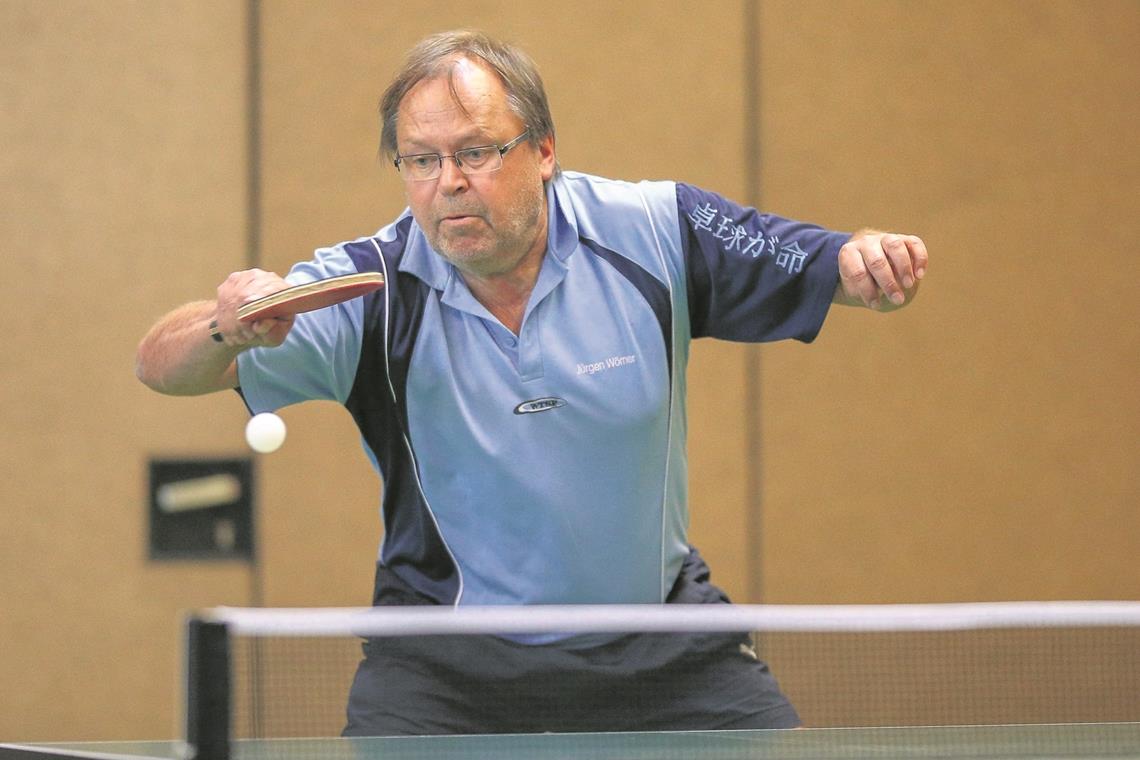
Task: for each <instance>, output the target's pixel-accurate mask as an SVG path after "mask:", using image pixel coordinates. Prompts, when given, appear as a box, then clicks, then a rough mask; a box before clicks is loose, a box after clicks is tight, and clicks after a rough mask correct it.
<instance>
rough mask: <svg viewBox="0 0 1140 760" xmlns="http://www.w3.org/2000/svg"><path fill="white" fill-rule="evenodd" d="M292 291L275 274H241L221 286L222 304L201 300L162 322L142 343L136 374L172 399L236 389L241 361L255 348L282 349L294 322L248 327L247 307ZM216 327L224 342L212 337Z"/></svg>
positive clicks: (268, 322)
mask: <svg viewBox="0 0 1140 760" xmlns="http://www.w3.org/2000/svg"><path fill="white" fill-rule="evenodd" d="M286 287H288V283H287V282H285V280H283V279H282V278H281V277H278V276H277V275H276V274H274V273H272V272H263V271H261V270H258V269H253V270H248V271H245V272H235V273H233V274H231V275H230V276H229V277H228V278H226V281H225V282H223V283H222V284H221V285H219V286H218V298H217V300H216V301H195V302H193V303H188V304H186V305H185V306H180V307H179V308H177V309H175V310H174V311H172V312H170V313H169V314H167V315H166V316H164V317H162V318H161V319H160V320H158V322H157V323H155V325H154V326H153V327H152V328H151V329H150V330H149V331H148V332H147V334H146V336H145V337H144V338H143V339H142V342H141V343H139V347H138V352H137V354H136V356H135V375H136V376H137V377H138V379H139V380H141V381H142V382H143V383H144V384H146V386H147V387H149V388H152V389H154V390H156V391H158V392H159V393H165V394H168V395H171V396H197V395H201V394H203V393H213V392H215V391H221V390H227V389H231V388H236V387H237V385H238V375H237V362H236V360H237V356H238V354H240V353H241V352H242V351H245V350H246V349H248V348H252V347H254V346H279V345H281V343H282V342H284V340H285V337H286V336H287V335H288V334H289V330H290V329H291V328H292V326H293V319H292V317H289V318H276V319H265V320H259V321H257V322H253V323H251V324H244V323H241V322H238V321H237V309H238V307H239V306H241V305H242V304H243V303H248V302H249V301H252V300H255V299H257V298H260V297H261V296H264V295H268V294H270V293H274V292H276V291H278V290H282V289H283V288H286ZM211 322H216V323H217V325H218V328H219V330H220V335H221V338H222V339H221V340H220V341H219V340H217V339H216V338H214V336H212V335H211V334H210V324H211Z"/></svg>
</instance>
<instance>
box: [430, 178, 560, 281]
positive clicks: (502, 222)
mask: <svg viewBox="0 0 1140 760" xmlns="http://www.w3.org/2000/svg"><path fill="white" fill-rule="evenodd" d="M544 198H545V188H544V187H543V186H542V185H541V184H540V185H538V190H537V191H528V192H527V193H526V194H525V195H523V196H522V197H520V198H519V200H518V203H516V204H515V205H514V206H512V207H511V208H508V209H506V210H505V211H504V212H503V213H502V214H501V215H499V216H498V218H497V219H495V220H493V223H492V222H491V221H488V219H487V212H486V210H485V209H484V210H483V213H482V214H480V215H479V216H480V218H481V219H482V220H483V221H482V222H481V223H478V224H479V226H478V228H477V229H476V230H474V231H473V233H474V234H470V233H468V234H465V233H464V232H447V231H445V230H443V229H441V226H442V225H437V226H436V227H435V228H434V234H432V235H429V236H428V242H429V243H431V246H432V248H433V249H434V250H435V251H436V252H437V253H438V254H439V255H441V256H443V257H444V258H445V259H447V260H448V261H450V262H451V263H452V264H454V265H455V266H456V267H457V268H459V270H460V271H463V272H470V273H471V274H475V275H479V276H489V275H495V274H502V273H505V272H509V271H510V270H512V269H513V268H514V267H515V266H516V265H517V264H518V263H519V262H520V261H521V260H522V259H523V258H524V257H525V256H526V255H527V253H528V252H530V249H531V248H532V247H533V246H534V243H535V238H536V237H537V235H538V233H539V231H540V229H541V224H540V222H541V220H542V217H543V214H544V211H545V210H544V208H543V206H544V204H543V200H544Z"/></svg>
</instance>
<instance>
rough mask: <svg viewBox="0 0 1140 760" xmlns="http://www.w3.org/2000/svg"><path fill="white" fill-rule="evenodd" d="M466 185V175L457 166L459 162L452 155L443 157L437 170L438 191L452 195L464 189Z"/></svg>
mask: <svg viewBox="0 0 1140 760" xmlns="http://www.w3.org/2000/svg"><path fill="white" fill-rule="evenodd" d="M467 185H468V181H467V175H466V174H464V173H463V170H462V169H460V168H459V162H458V161H456V159H455V157H454V156H447V157H445V158H444V159H443V166H442V167H441V168H440V171H439V189H440V191H441V192H443V193H445V194H447V195H452V194H454V193H458V192H461V191H462V190H464V189H466V188H467Z"/></svg>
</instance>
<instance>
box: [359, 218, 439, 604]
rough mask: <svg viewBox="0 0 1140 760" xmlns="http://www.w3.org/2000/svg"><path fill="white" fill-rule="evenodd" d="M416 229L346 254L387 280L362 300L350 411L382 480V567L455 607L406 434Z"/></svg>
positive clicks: (417, 297) (419, 304)
mask: <svg viewBox="0 0 1140 760" xmlns="http://www.w3.org/2000/svg"><path fill="white" fill-rule="evenodd" d="M411 224H412V219H411V217H409V218H408V219H406V220H404V221H403V222H400V223H399V225H398V226H397V228H396V233H397V236H396V239H395V240H394V241H392V242H389V243H385V242H380V241H377V242H378V243H379V248H380V253H379V254H378V253H377V247H376V245H374V244H373V241H372V240H365V241H357V242H353V243H349V244H348V245H347V246H346V247H345V252H346V253H347V254H348V256H349V257H350V258H351V259H352V260H353V262H354V263H355V264H356V266H357V269H358V270H359V271H380V272H382V273H383V274H384V277H385V285H384V287H383V288H381V289H380V290H379V291H377V292H376V293H373V294H371V295H369V296H367V297H366V298H365V301H364V334H363V336H362V340H361V349H360V364H359V366H358V368H357V371H356V379H355V381H354V383H353V386H352V392H351V393H350V394H349V396H348V400H347V401H346V402H345V406H346V407H347V408H348V410H349V412H350V413H351V414H352V416H353V419H355V420H356V425H357V427H358V428H360V432H361V435H362V436H363V437H364V440H365V441H366V442H367V444H368V446H369V447H370V448H371V449H372V452H373V454H375V456H376V459H377V462H378V464H379V466H380V472H381V475H382V477H383V479H384V502H383V516H384V545H383V548H382V550H381V553H380V562H381V563H382V564H383V565H384V566H385V567H386V569H387V570H388V571H390V572H392V573H394V574H395V575H396V576H398V577H399V579H400V580H402V581H403V582H404V583H406V584H407V586H409V587H411V588H412V589H414V590H415V591H416V592H417V593H418V594H420V595H422V596H423V597H425V598H426V599H428V600H430V601H433V602H435V603H438V604H453V603H454V602H455V601H456V599H457V598H458V596H459V572H458V568H456V566H455V562H454V561H453V559H452V557H451V553H450V552H449V551H448V549H447V546H446V545H445V544H444V542H443V539H442V537H441V536H440V534H439V530H438V529H437V527H436V523H435V520H434V518H433V517H432V515H431V511H430V510H429V509H428V505H427V503H426V501H425V500H424V497H423V494H422V492H421V490H420V486H419V478H418V475H417V472H416V462H415V459H414V457H413V452H412V449H411V439H410V437H409V435H408V416H407V415H408V412H407V409H408V405H407V379H408V368H409V364H410V363H411V358H412V351H413V349H414V348H415V343H416V336H417V334H418V332H419V328H420V320H421V318H422V314H423V305H424V301H425V299H426V298H427V296H428V290H429V289H428V286H427V285H426V284H425V283H423V282H422V281H421V280H419V279H418V278H416V277H414V276H412V275H410V274H404V273H401V272H400V271H399V264H400V258H401V256H402V255H403V252H404V247H405V245H406V243H407V236H408V231H409V229H410V227H411ZM387 309H390V312H388V313H385V312H386V310H387ZM385 325H387V335H385ZM383 575H384V574H383V573H380V572H378V573H377V584H376V588H375V591H374V594H373V604H385V603H391V601H392V600H391V599H387V598H386V595H388V594H390V593H393V594H394V593H396V590H395V589H390V588H388V586H387V585H386V584H383V583H381V582H380V579H381V578H382V577H383Z"/></svg>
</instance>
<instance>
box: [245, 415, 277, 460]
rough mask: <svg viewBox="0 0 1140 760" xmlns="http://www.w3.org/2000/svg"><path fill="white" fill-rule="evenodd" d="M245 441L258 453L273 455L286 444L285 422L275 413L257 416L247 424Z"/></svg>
mask: <svg viewBox="0 0 1140 760" xmlns="http://www.w3.org/2000/svg"><path fill="white" fill-rule="evenodd" d="M245 440H246V442H247V443H249V447H250V448H251V449H253V450H254V451H256V452H257V453H259V454H271V453H272V452H274V451H277V449H279V448H281V444H282V443H284V442H285V421H284V420H282V419H281V418H280V417H278V416H277V415H276V414H274V413H273V412H262V413H261V414H255V415H253V417H251V418H250V420H249V422H247V423H246V426H245Z"/></svg>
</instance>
